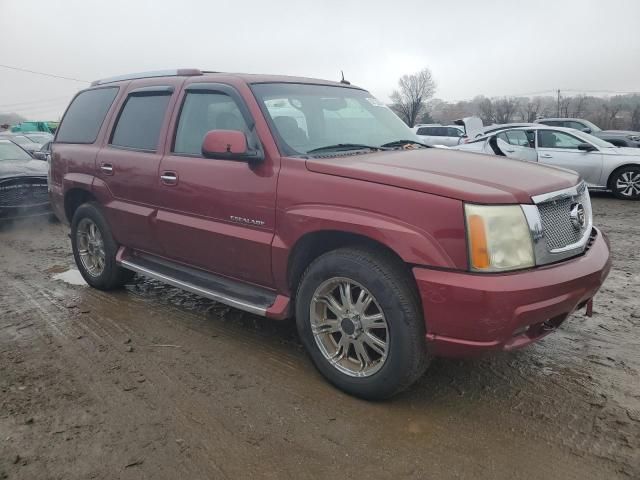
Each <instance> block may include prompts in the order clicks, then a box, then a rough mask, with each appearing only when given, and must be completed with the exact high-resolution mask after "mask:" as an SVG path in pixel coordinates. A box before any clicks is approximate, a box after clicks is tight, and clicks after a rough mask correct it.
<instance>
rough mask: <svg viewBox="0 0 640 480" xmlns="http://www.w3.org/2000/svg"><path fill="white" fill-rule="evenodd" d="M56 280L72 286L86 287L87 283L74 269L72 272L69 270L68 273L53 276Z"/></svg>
mask: <svg viewBox="0 0 640 480" xmlns="http://www.w3.org/2000/svg"><path fill="white" fill-rule="evenodd" d="M53 279H54V280H62V281H63V282H67V283H68V284H70V285H86V284H87V282H85V281H84V278H82V275H81V274H80V272H79V271H78V270H76V269H75V268H72V269H71V270H67V271H66V272H62V273H58V274H56V275H54V276H53Z"/></svg>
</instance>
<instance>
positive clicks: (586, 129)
mask: <svg viewBox="0 0 640 480" xmlns="http://www.w3.org/2000/svg"><path fill="white" fill-rule="evenodd" d="M582 131H583V132H584V133H591V129H590V128H589V127H584V128H583V129H582Z"/></svg>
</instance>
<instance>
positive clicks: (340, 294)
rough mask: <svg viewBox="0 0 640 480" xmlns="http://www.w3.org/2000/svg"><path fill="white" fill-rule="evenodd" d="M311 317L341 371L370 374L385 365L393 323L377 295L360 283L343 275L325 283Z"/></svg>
mask: <svg viewBox="0 0 640 480" xmlns="http://www.w3.org/2000/svg"><path fill="white" fill-rule="evenodd" d="M309 318H310V321H311V331H312V333H313V337H314V339H315V341H316V344H317V345H318V348H319V349H320V352H321V353H322V355H323V356H324V358H325V359H326V360H327V361H329V363H331V364H332V365H333V366H334V367H335V368H336V369H337V370H339V371H340V372H342V373H344V374H346V375H349V376H352V377H368V376H370V375H373V374H374V373H376V372H377V371H378V370H380V369H381V368H382V366H383V365H384V362H385V360H386V359H387V356H388V353H389V326H388V324H387V320H386V318H385V315H384V312H383V311H382V309H381V308H380V305H379V304H378V302H377V301H376V299H375V298H374V296H373V295H372V294H371V292H369V290H367V289H366V288H365V287H363V286H362V285H360V284H359V283H357V282H355V281H353V280H350V279H348V278H342V277H336V278H331V279H329V280H327V281H325V282H323V283H322V284H321V285H320V286H319V287H318V288H317V289H316V291H315V292H314V294H313V297H312V300H311V309H310V316H309Z"/></svg>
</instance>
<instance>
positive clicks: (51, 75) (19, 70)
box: [0, 64, 91, 83]
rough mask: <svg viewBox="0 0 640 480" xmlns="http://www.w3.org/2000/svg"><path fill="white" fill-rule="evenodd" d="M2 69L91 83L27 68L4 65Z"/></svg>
mask: <svg viewBox="0 0 640 480" xmlns="http://www.w3.org/2000/svg"><path fill="white" fill-rule="evenodd" d="M0 67H2V68H7V69H9V70H15V71H17V72H26V73H33V74H35V75H42V76H44V77H51V78H59V79H62V80H71V81H72V82H80V83H91V82H90V81H88V80H80V79H79V78H73V77H63V76H62V75H54V74H53V73H45V72H36V71H35V70H28V69H26V68H19V67H12V66H10V65H2V64H0Z"/></svg>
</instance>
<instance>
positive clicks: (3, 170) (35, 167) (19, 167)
mask: <svg viewBox="0 0 640 480" xmlns="http://www.w3.org/2000/svg"><path fill="white" fill-rule="evenodd" d="M48 169H49V166H48V164H47V162H45V161H43V160H35V159H34V160H2V161H0V179H5V178H12V177H25V176H27V177H29V176H30V177H41V176H42V177H46V176H47V171H48Z"/></svg>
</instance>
